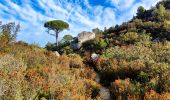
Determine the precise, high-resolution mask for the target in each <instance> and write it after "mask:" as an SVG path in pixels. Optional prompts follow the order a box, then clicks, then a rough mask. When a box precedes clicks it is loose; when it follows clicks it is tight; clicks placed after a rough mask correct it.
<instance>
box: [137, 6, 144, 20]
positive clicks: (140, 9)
mask: <svg viewBox="0 0 170 100" xmlns="http://www.w3.org/2000/svg"><path fill="white" fill-rule="evenodd" d="M144 12H145V8H144V7H143V6H140V7H139V8H138V10H137V17H138V18H143V17H144Z"/></svg>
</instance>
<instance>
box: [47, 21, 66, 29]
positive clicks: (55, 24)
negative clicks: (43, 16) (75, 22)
mask: <svg viewBox="0 0 170 100" xmlns="http://www.w3.org/2000/svg"><path fill="white" fill-rule="evenodd" d="M44 27H46V28H48V29H49V30H54V31H55V32H60V31H63V30H64V29H67V28H69V25H68V24H67V23H66V22H64V21H61V20H53V21H48V22H46V23H45V24H44Z"/></svg>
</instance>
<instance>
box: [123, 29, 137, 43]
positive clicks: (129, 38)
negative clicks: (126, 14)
mask: <svg viewBox="0 0 170 100" xmlns="http://www.w3.org/2000/svg"><path fill="white" fill-rule="evenodd" d="M120 37H121V40H123V41H124V42H126V43H130V44H134V43H135V42H137V41H138V37H139V35H138V34H137V33H135V32H128V33H126V34H123V35H121V36H120Z"/></svg>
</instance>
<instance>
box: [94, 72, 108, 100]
mask: <svg viewBox="0 0 170 100" xmlns="http://www.w3.org/2000/svg"><path fill="white" fill-rule="evenodd" d="M96 74H97V75H96V79H95V80H96V82H97V83H99V84H100V75H99V74H98V73H96ZM99 95H100V96H101V99H102V100H111V96H110V91H109V89H108V88H107V87H104V86H102V87H101V88H100V91H99Z"/></svg>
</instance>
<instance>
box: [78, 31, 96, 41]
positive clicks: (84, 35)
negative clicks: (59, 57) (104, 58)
mask: <svg viewBox="0 0 170 100" xmlns="http://www.w3.org/2000/svg"><path fill="white" fill-rule="evenodd" d="M94 38H95V33H92V32H86V31H83V32H81V33H79V34H78V36H77V39H78V42H79V43H84V42H86V41H89V40H92V39H94Z"/></svg>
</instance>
